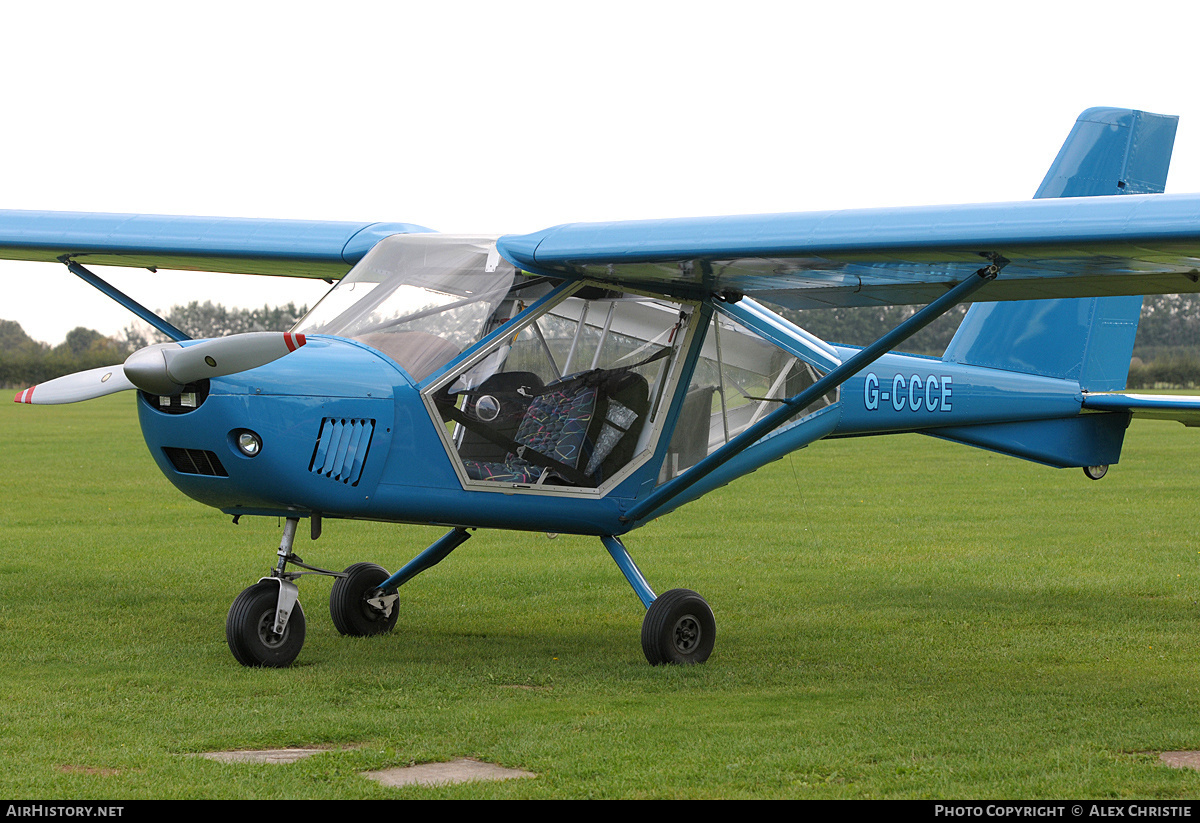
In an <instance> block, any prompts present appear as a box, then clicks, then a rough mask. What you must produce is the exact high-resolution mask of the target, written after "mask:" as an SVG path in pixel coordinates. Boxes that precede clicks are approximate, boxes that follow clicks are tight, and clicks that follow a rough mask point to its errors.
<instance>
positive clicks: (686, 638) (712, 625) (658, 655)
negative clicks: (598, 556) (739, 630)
mask: <svg viewBox="0 0 1200 823" xmlns="http://www.w3.org/2000/svg"><path fill="white" fill-rule="evenodd" d="M600 539H601V541H602V542H603V543H604V548H606V549H608V553H609V554H610V555H612V558H613V560H615V561H616V562H617V567H618V568H620V569H621V573H622V574H623V575H625V579H626V580H628V581H629V585H630V586H632V587H633V591H634V593H635V594H636V595H637V596H638V598H639V599H640V600H641V601H642V605H643V606H645V607H646V617H645V619H644V620H643V621H642V652H643V653H644V654H645V655H646V660H648V661H650V665H652V666H659V665H662V664H664V663H675V664H691V663H703V662H704V661H705V660H708V657H709V655H710V654H712V650H713V642H714V641H715V640H716V636H717V623H716V620H715V619H714V618H713V613H712V609H711V608H709V605H708V603H707V602H705V600H704V598H703V597H701V596H700V595H698V594H696V593H695V592H693V591H689V590H688V589H671V590H670V591H669V592H664V593H663V594H661V595H657V596H656V595H655V594H654V591H653V590H652V589H651V588H650V585H649V584H648V583H647V582H646V578H644V577H642V572H641V571H640V570H639V569H638V567H637V564H636V563H634V562H633V558H632V557H630V556H629V552H628V551H627V550H626V548H625V544H624V543H622V542H621V540H620V539H619V538H617V537H613V536H612V535H606V536H604V537H602V538H600Z"/></svg>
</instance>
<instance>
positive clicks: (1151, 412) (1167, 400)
mask: <svg viewBox="0 0 1200 823" xmlns="http://www.w3.org/2000/svg"><path fill="white" fill-rule="evenodd" d="M1083 407H1084V408H1085V409H1091V410H1094V411H1123V412H1128V413H1129V414H1132V415H1133V416H1134V417H1141V418H1146V419H1150V420H1177V421H1178V422H1180V423H1182V424H1183V425H1185V426H1200V397H1195V396H1176V395H1169V394H1124V393H1120V392H1113V393H1105V394H1085V395H1084V396H1083Z"/></svg>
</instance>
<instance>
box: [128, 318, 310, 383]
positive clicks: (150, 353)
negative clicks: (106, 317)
mask: <svg viewBox="0 0 1200 823" xmlns="http://www.w3.org/2000/svg"><path fill="white" fill-rule="evenodd" d="M304 343H305V340H304V335H302V334H292V333H291V332H266V331H263V332H248V333H246V334H234V335H230V336H229V337H218V338H216V339H215V340H205V341H203V342H201V343H196V344H195V345H192V346H181V345H179V344H178V343H166V344H162V345H159V346H150V347H148V348H145V349H141V350H139V351H136V352H134V353H133V354H132V355H130V356H129V359H128V360H126V361H125V376H126V377H128V378H129V380H130V382H132V383H133V384H134V385H135V386H137V387H138V388H139V389H142V390H143V391H147V392H150V393H151V394H161V395H171V394H178V393H179V392H180V391H181V390H182V389H183V387H184V385H186V384H188V383H194V382H196V381H197V380H203V379H205V378H207V377H224V376H226V375H229V374H237V373H238V372H243V371H249V370H250V369H253V368H257V367H259V366H265V365H266V364H267V363H270V362H272V361H274V360H278V359H279V358H281V357H283V356H284V355H287V354H291V353H292V352H294V351H295V350H296V349H298V348H300V347H301V346H303V345H304Z"/></svg>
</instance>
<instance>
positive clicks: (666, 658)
mask: <svg viewBox="0 0 1200 823" xmlns="http://www.w3.org/2000/svg"><path fill="white" fill-rule="evenodd" d="M716 637H717V621H716V619H715V618H713V613H712V609H711V608H709V605H708V603H707V602H706V601H705V600H704V598H703V597H701V596H700V595H698V594H696V593H695V592H693V591H689V590H688V589H671V591H669V592H664V593H663V594H661V595H659V596H658V597H657V598H656V599H655V600H654V602H653V603H651V604H650V608H649V609H647V610H646V618H645V620H643V621H642V651H643V652H644V653H645V655H646V659H647V660H648V661H650V664H651V665H652V666H659V665H662V664H664V663H674V664H692V663H703V662H704V661H705V660H708V656H709V655H710V654H712V650H713V642H714V641H715V640H716Z"/></svg>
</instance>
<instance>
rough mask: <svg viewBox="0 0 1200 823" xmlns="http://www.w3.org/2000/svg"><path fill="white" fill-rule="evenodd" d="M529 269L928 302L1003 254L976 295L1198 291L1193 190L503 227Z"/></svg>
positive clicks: (1198, 201)
mask: <svg viewBox="0 0 1200 823" xmlns="http://www.w3.org/2000/svg"><path fill="white" fill-rule="evenodd" d="M499 249H500V253H501V254H502V255H504V256H505V257H506V258H508V259H509V260H510V261H511V262H513V263H514V264H516V265H518V266H520V267H521V268H524V269H526V270H528V271H534V272H538V273H542V274H548V275H553V276H558V277H568V278H587V279H590V280H598V281H601V282H609V283H613V284H619V285H624V286H635V287H640V288H647V289H654V290H660V291H666V292H670V293H673V294H692V295H697V294H719V293H722V292H725V291H735V292H741V293H744V294H750V295H753V296H754V297H756V298H761V299H766V300H770V301H772V302H776V303H779V304H781V305H784V306H788V307H790V308H822V307H830V306H864V305H878V304H898V303H928V302H929V301H930V300H932V299H933V298H935V297H937V296H939V295H941V294H944V293H945V290H946V288H947V287H948V286H952V285H954V284H955V283H957V282H959V281H961V280H962V279H963V278H965V277H967V276H969V275H970V274H971V273H972V272H974V271H975V270H977V269H979V268H981V267H982V266H983V265H985V264H986V262H987V258H988V256H991V255H999V256H1000V257H1003V258H1005V259H1006V260H1008V261H1009V263H1008V265H1007V266H1006V267H1005V268H1004V270H1003V273H1002V275H1001V276H1000V278H998V279H997V280H996V281H995V282H993V283H991V284H990V285H988V286H987V287H985V288H984V289H982V290H981V291H979V292H978V293H976V295H975V297H974V299H975V300H978V301H985V300H1014V299H1034V298H1047V297H1086V296H1097V295H1117V294H1157V293H1162V294H1175V293H1179V292H1193V291H1200V195H1193V194H1188V195H1163V194H1151V195H1126V196H1121V197H1107V196H1105V197H1074V198H1063V199H1046V200H1029V201H1020V202H1016V203H984V204H975V205H959V206H939V207H918V208H891V209H868V210H851V211H832V212H812V213H801V214H779V215H757V216H746V217H710V218H693V219H681V220H648V221H633V222H620V223H595V224H579V223H576V224H568V225H563V226H557V227H555V228H551V229H547V230H545V231H541V232H537V233H534V234H527V235H509V236H505V237H502V238H501V239H500V242H499Z"/></svg>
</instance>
